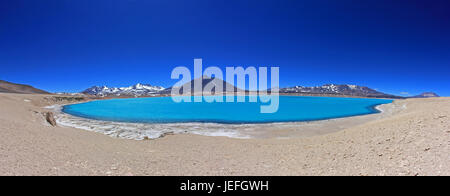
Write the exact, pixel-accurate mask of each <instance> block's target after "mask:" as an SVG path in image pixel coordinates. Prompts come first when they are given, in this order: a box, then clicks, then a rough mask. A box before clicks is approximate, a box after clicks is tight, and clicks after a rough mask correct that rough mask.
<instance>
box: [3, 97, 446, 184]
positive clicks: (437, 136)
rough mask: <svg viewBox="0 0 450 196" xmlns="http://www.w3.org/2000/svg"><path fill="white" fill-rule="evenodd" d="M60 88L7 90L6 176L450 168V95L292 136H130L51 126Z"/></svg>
mask: <svg viewBox="0 0 450 196" xmlns="http://www.w3.org/2000/svg"><path fill="white" fill-rule="evenodd" d="M64 103H67V102H64V101H63V102H58V101H56V100H55V99H52V95H22V94H1V93H0V136H1V137H0V175H450V98H430V99H407V100H397V101H396V103H398V104H401V105H405V109H403V110H401V111H400V112H397V113H395V114H392V115H388V116H384V117H382V118H376V119H373V120H371V121H369V122H365V123H363V124H358V125H355V126H351V127H349V128H345V129H344V130H341V131H338V132H333V133H326V134H322V135H317V136H308V137H296V138H291V139H275V138H272V139H232V138H225V137H207V136H199V135H187V134H183V135H168V136H166V137H163V138H160V139H156V140H144V141H135V140H126V139H117V138H112V137H108V136H105V135H103V134H100V133H94V132H89V131H84V130H79V129H74V128H67V127H61V126H56V127H53V126H51V125H49V124H48V123H47V122H46V121H45V118H44V116H43V112H45V111H47V110H48V109H44V107H45V106H50V105H54V104H64Z"/></svg>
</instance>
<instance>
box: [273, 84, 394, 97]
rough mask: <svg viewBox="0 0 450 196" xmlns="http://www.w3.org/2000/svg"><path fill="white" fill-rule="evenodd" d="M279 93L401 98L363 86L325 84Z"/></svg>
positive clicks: (291, 88) (289, 89)
mask: <svg viewBox="0 0 450 196" xmlns="http://www.w3.org/2000/svg"><path fill="white" fill-rule="evenodd" d="M280 93H285V94H304V95H342V96H355V97H375V98H402V97H399V96H395V95H390V94H386V93H382V92H378V91H376V90H373V89H371V88H368V87H365V86H358V85H348V84H342V85H338V84H326V85H323V86H315V87H305V86H295V87H290V88H282V89H280Z"/></svg>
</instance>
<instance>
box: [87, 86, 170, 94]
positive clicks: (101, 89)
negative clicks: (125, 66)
mask: <svg viewBox="0 0 450 196" xmlns="http://www.w3.org/2000/svg"><path fill="white" fill-rule="evenodd" d="M163 90H165V88H164V87H161V86H152V85H149V84H140V83H138V84H136V85H133V86H129V87H107V86H93V87H91V88H88V89H86V90H84V91H83V92H81V93H83V94H87V95H95V96H102V97H106V96H133V97H141V96H151V95H155V94H161V92H162V91H163Z"/></svg>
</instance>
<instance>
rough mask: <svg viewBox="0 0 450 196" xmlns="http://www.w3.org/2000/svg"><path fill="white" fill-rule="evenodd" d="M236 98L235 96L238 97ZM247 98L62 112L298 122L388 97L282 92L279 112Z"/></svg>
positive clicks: (165, 100)
mask: <svg viewBox="0 0 450 196" xmlns="http://www.w3.org/2000/svg"><path fill="white" fill-rule="evenodd" d="M235 98H236V97H235ZM245 98H246V99H247V101H246V102H232V103H228V102H222V103H217V102H215V103H207V102H200V103H197V102H188V103H186V102H182V103H175V102H174V101H173V100H172V99H171V98H170V97H153V98H134V99H111V100H99V101H92V102H87V103H81V104H74V105H67V106H64V108H63V112H65V113H68V114H71V115H74V116H78V117H83V118H89V119H95V120H103V121H115V122H132V123H192V122H207V123H224V124H251V123H274V122H298V121H313V120H323V119H332V118H340V117H347V116H356V115H364V114H371V113H376V112H378V111H377V110H375V109H374V107H375V106H377V105H380V104H386V103H391V102H392V100H386V99H365V98H338V97H299V96H280V97H279V109H278V111H277V112H276V113H270V114H265V113H260V107H261V105H268V103H262V102H260V101H259V100H258V102H256V103H252V102H249V101H248V98H249V96H246V97H245Z"/></svg>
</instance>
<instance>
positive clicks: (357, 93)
mask: <svg viewBox="0 0 450 196" xmlns="http://www.w3.org/2000/svg"><path fill="white" fill-rule="evenodd" d="M198 80H200V79H196V80H192V81H191V82H190V83H191V84H190V85H191V93H196V92H194V83H195V81H198ZM202 80H203V88H205V87H206V86H207V85H208V84H209V83H210V82H213V79H202ZM173 88H179V87H169V88H164V87H161V86H152V85H150V84H141V83H138V84H136V85H133V86H128V87H108V86H93V87H91V88H88V89H86V90H84V91H82V92H81V93H82V94H85V95H91V96H100V97H145V96H157V95H170V94H171V92H172V89H173ZM227 89H232V90H231V91H232V92H236V91H238V90H240V89H238V88H237V87H235V86H233V85H231V84H230V83H227V82H223V90H222V91H223V92H226V91H227ZM179 92H180V93H183V88H180V89H179ZM212 92H216V89H212ZM279 92H280V93H281V94H297V95H305V96H327V95H336V96H353V97H374V98H430V97H439V95H437V94H436V93H433V92H425V93H422V94H420V95H417V96H412V97H400V96H395V95H390V94H386V93H382V92H379V91H376V90H374V89H371V88H368V87H364V86H358V85H348V84H342V85H337V84H326V85H323V86H315V87H305V86H294V87H289V88H281V89H280V90H279ZM0 93H22V94H50V93H49V92H47V91H44V90H41V89H37V88H34V87H32V86H30V85H25V84H16V83H12V82H7V81H4V80H0ZM72 94H73V93H72Z"/></svg>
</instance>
